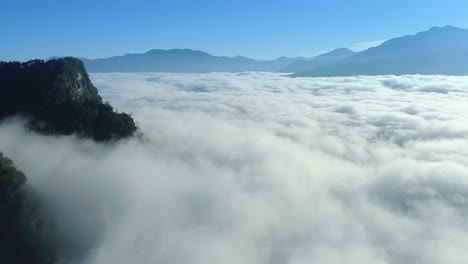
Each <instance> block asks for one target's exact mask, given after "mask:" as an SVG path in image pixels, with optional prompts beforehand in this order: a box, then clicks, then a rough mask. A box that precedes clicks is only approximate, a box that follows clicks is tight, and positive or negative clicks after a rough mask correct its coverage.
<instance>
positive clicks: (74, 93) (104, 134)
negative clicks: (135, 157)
mask: <svg viewBox="0 0 468 264" xmlns="http://www.w3.org/2000/svg"><path fill="white" fill-rule="evenodd" d="M15 114H22V115H26V116H28V117H29V118H30V119H31V122H30V127H31V128H32V129H34V130H36V131H40V132H43V133H46V134H66V135H68V134H77V135H79V136H83V137H91V138H93V139H95V140H98V141H106V140H111V139H118V138H122V137H128V136H131V135H132V134H133V133H134V131H135V130H136V126H135V123H134V121H133V119H132V118H131V117H130V116H129V115H127V114H125V113H116V112H114V110H113V108H112V107H111V106H110V105H109V104H104V103H103V102H102V99H101V97H100V96H99V94H98V90H97V89H96V87H94V85H93V84H92V83H91V80H90V79H89V76H88V74H87V73H86V70H85V67H84V65H83V63H82V62H81V61H80V60H78V59H75V58H71V57H67V58H62V59H56V60H50V61H47V62H44V61H42V60H33V61H28V62H25V63H19V62H0V118H4V117H8V116H12V115H15Z"/></svg>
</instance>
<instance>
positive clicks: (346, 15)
mask: <svg viewBox="0 0 468 264" xmlns="http://www.w3.org/2000/svg"><path fill="white" fill-rule="evenodd" d="M466 10H468V3H467V2H466V1H461V0H455V1H451V2H450V4H446V3H443V2H441V1H419V0H418V1H409V2H408V1H403V0H398V1H391V2H388V1H386V2H383V1H369V0H359V1H353V2H350V1H338V0H333V1H305V0H293V1H287V2H283V1H263V0H260V1H247V0H241V1H206V0H202V1H185V0H176V1H166V0H164V1H149V0H138V1H108V0H105V1H90V0H84V1H58V0H45V1H40V2H38V1H7V2H5V3H3V4H2V16H0V32H2V35H3V38H4V39H5V40H7V41H2V42H1V43H0V50H2V52H1V54H0V60H4V61H10V60H19V61H24V60H29V59H34V58H41V59H47V58H50V57H52V56H75V57H86V58H102V57H110V56H116V55H123V54H127V53H143V52H146V51H148V50H151V49H173V48H190V49H196V50H203V51H206V52H209V53H211V54H213V55H219V56H236V55H241V56H246V57H251V58H255V59H275V58H278V57H280V56H288V57H297V56H304V57H313V56H314V55H318V54H320V53H323V52H326V51H330V50H332V49H335V48H341V47H346V48H351V49H353V50H355V51H358V50H362V49H365V48H367V47H370V46H375V45H376V44H378V43H380V42H382V41H383V40H387V39H390V38H393V37H397V36H402V35H408V34H414V33H416V32H420V31H423V30H427V29H428V28H430V27H432V26H445V25H453V26H457V27H461V28H468V17H467V16H466V12H465V11H466Z"/></svg>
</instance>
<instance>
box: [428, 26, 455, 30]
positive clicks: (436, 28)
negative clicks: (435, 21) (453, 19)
mask: <svg viewBox="0 0 468 264" xmlns="http://www.w3.org/2000/svg"><path fill="white" fill-rule="evenodd" d="M460 29H462V28H458V27H454V26H451V25H446V26H443V27H438V26H434V27H431V28H430V29H429V30H428V31H440V30H460Z"/></svg>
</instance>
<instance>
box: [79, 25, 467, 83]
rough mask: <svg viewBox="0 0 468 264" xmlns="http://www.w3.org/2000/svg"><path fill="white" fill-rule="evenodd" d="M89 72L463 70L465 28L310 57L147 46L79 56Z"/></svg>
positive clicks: (375, 72)
mask: <svg viewBox="0 0 468 264" xmlns="http://www.w3.org/2000/svg"><path fill="white" fill-rule="evenodd" d="M82 60H83V62H84V64H85V66H86V68H87V70H88V71H89V72H174V73H203V72H242V71H270V72H286V73H288V72H289V73H294V74H293V75H292V76H296V77H300V76H314V77H319V76H351V75H383V74H395V75H401V74H446V75H468V29H461V28H457V27H453V26H445V27H433V28H431V29H429V30H427V31H424V32H420V33H418V34H416V35H408V36H403V37H399V38H394V39H390V40H388V41H385V42H384V43H382V44H381V45H379V46H376V47H372V48H369V49H366V50H364V51H361V52H354V51H352V50H349V49H346V48H339V49H335V50H333V51H330V52H327V53H325V54H322V55H319V56H316V57H314V58H304V57H297V58H287V57H281V58H278V59H276V60H254V59H250V58H246V57H241V56H238V57H219V56H213V55H210V54H208V53H206V52H202V51H197V50H190V49H173V50H151V51H148V52H146V53H143V54H126V55H123V56H116V57H111V58H105V59H94V60H90V59H84V58H83V59H82Z"/></svg>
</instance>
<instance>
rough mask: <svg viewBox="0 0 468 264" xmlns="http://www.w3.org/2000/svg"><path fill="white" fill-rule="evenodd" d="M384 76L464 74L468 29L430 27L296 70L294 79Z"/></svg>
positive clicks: (467, 72) (467, 71) (467, 61)
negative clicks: (297, 77)
mask: <svg viewBox="0 0 468 264" xmlns="http://www.w3.org/2000/svg"><path fill="white" fill-rule="evenodd" d="M384 74H395V75H402V74H446V75H468V29H461V28H456V27H453V26H445V27H433V28H431V29H429V30H428V31H424V32H420V33H418V34H416V35H410V36H404V37H399V38H394V39H390V40H388V41H385V42H384V43H382V44H381V45H379V46H377V47H373V48H369V49H367V50H364V51H361V52H359V53H357V54H355V55H353V56H349V57H347V58H344V59H341V60H337V61H335V62H333V63H329V64H327V65H320V66H317V67H314V68H310V69H309V70H301V71H297V72H296V74H295V76H351V75H384Z"/></svg>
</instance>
